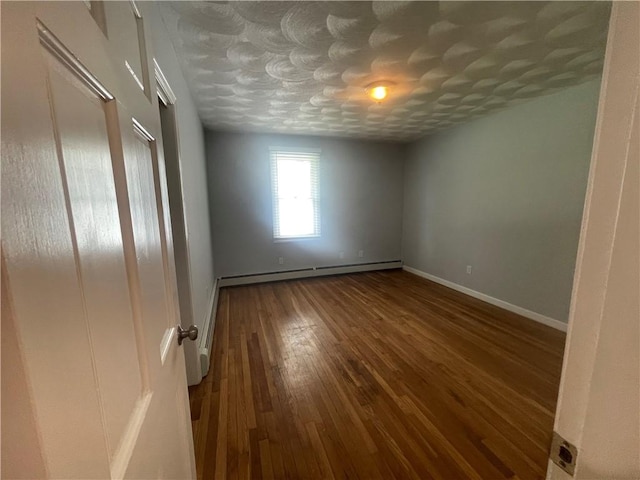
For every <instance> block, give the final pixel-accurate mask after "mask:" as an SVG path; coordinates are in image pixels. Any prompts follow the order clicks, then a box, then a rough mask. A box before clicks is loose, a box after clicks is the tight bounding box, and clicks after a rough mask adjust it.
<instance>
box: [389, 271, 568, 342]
mask: <svg viewBox="0 0 640 480" xmlns="http://www.w3.org/2000/svg"><path fill="white" fill-rule="evenodd" d="M402 269H403V270H405V271H407V272H409V273H413V274H414V275H417V276H419V277H422V278H426V279H427V280H431V281H432V282H436V283H439V284H440V285H444V286H445V287H449V288H451V289H453V290H457V291H458V292H461V293H464V294H465V295H469V296H470V297H473V298H477V299H478V300H482V301H483V302H487V303H490V304H491V305H495V306H496V307H500V308H503V309H505V310H508V311H510V312H513V313H517V314H518V315H521V316H523V317H525V318H528V319H530V320H534V321H536V322H538V323H542V324H543V325H546V326H548V327H551V328H555V329H556V330H560V331H563V332H566V331H567V324H566V323H565V322H561V321H560V320H556V319H555V318H551V317H547V316H545V315H542V314H540V313H537V312H533V311H531V310H527V309H526V308H522V307H519V306H517V305H513V304H511V303H509V302H505V301H504V300H500V299H498V298H494V297H491V296H489V295H487V294H485V293H481V292H476V291H475V290H471V289H470V288H468V287H463V286H462V285H458V284H457V283H453V282H450V281H449V280H445V279H443V278H440V277H436V276H435V275H431V274H430V273H426V272H423V271H422V270H418V269H416V268H413V267H408V266H407V265H403V266H402Z"/></svg>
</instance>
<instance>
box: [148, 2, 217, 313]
mask: <svg viewBox="0 0 640 480" xmlns="http://www.w3.org/2000/svg"><path fill="white" fill-rule="evenodd" d="M149 11H150V16H151V33H152V39H153V52H154V56H155V58H156V61H157V62H158V65H159V66H160V68H161V69H162V71H163V73H164V74H165V76H166V77H167V80H168V81H169V84H170V85H171V88H172V89H173V92H174V93H175V95H176V97H177V99H178V100H177V102H176V112H177V123H178V134H179V136H180V139H179V142H180V143H179V149H180V162H181V165H180V166H181V171H182V193H183V198H184V204H185V205H184V212H185V223H186V231H187V243H188V247H189V267H190V271H191V298H192V303H193V316H194V322H195V323H196V324H198V325H203V323H204V319H205V318H206V317H207V316H208V315H209V313H210V312H208V309H209V302H210V298H211V293H212V290H213V285H214V279H215V276H214V267H213V253H212V252H213V249H212V241H211V226H210V223H209V211H208V205H209V203H208V202H209V200H208V193H207V188H208V187H207V180H206V178H207V175H206V156H205V148H204V142H205V140H204V131H203V128H202V124H201V122H200V119H199V117H198V112H197V109H196V106H195V104H194V102H193V100H192V97H191V94H190V92H189V88H188V86H187V83H186V81H185V79H184V77H183V74H182V70H181V68H180V65H179V63H178V59H177V56H176V53H175V50H174V49H173V45H172V43H171V41H170V40H169V33H168V31H167V28H166V26H165V24H164V21H163V19H162V17H161V16H160V14H159V12H158V8H157V7H155V8H150V9H149Z"/></svg>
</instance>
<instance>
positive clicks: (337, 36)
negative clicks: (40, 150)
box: [161, 1, 610, 141]
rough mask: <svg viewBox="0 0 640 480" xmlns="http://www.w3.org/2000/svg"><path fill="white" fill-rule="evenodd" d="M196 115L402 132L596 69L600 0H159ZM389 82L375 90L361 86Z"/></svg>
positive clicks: (317, 128) (449, 121) (221, 122)
mask: <svg viewBox="0 0 640 480" xmlns="http://www.w3.org/2000/svg"><path fill="white" fill-rule="evenodd" d="M161 8H162V12H163V17H164V19H165V22H166V24H167V27H168V28H169V31H170V32H171V36H172V41H173V43H174V46H175V48H176V51H177V52H178V56H179V57H180V58H181V61H182V62H183V65H182V66H183V69H184V70H185V74H186V77H187V78H188V81H189V83H190V88H191V90H192V94H193V96H194V98H195V100H196V102H197V104H198V109H199V114H200V116H201V118H202V120H203V122H204V124H205V125H206V126H207V127H210V128H222V129H235V130H250V131H262V132H278V133H304V134H315V135H340V136H351V137H359V138H377V139H390V140H400V141H408V140H413V139H416V138H419V137H421V136H424V135H426V134H428V133H430V132H433V131H435V130H439V129H442V128H446V127H449V126H451V125H455V124H458V123H461V122H465V121H468V120H470V119H472V118H475V117H478V116H481V115H484V114H486V113H489V112H491V111H494V110H496V109H500V108H504V107H505V106H507V105H509V104H511V103H513V102H516V101H521V100H523V99H528V98H531V97H536V96H539V95H544V94H547V93H551V92H553V91H556V90H558V89H561V88H565V87H567V86H570V85H575V84H578V83H581V82H584V81H586V80H589V79H591V78H593V77H594V76H596V75H599V74H600V73H601V70H602V65H603V58H604V49H605V44H606V33H607V25H608V19H609V10H610V4H609V3H608V2H564V1H556V2H521V1H512V2H480V1H475V2H473V1H472V2H457V1H452V2H446V1H445V2H401V1H398V2H395V1H391V2H338V1H336V2H333V1H332V2H304V1H299V2H276V1H263V2H228V3H226V2H215V3H213V2H172V3H169V4H163V5H162V6H161ZM379 80H387V81H391V82H394V83H395V86H394V87H393V88H392V89H391V90H390V95H389V97H388V99H387V100H385V101H384V102H383V103H381V104H376V103H375V102H373V101H372V100H371V99H370V98H369V97H367V95H366V92H365V87H366V86H367V85H368V84H370V83H372V82H375V81H379Z"/></svg>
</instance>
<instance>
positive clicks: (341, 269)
mask: <svg viewBox="0 0 640 480" xmlns="http://www.w3.org/2000/svg"><path fill="white" fill-rule="evenodd" d="M394 268H402V262H401V261H400V260H393V261H388V262H375V263H358V264H353V265H336V266H332V267H313V268H304V269H300V270H289V271H283V272H273V273H258V274H255V275H239V276H235V277H222V278H221V279H220V280H219V281H218V285H219V286H220V287H232V286H235V285H249V284H252V283H266V282H279V281H282V280H293V279H296V278H309V277H324V276H327V275H340V274H343V273H357V272H372V271H375V270H391V269H394Z"/></svg>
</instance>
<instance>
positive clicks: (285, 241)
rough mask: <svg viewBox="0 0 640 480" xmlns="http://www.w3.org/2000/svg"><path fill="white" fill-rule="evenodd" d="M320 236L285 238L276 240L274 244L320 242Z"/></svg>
mask: <svg viewBox="0 0 640 480" xmlns="http://www.w3.org/2000/svg"><path fill="white" fill-rule="evenodd" d="M320 238H321V237H320V235H313V236H308V237H284V238H274V239H273V243H287V242H308V241H310V240H318V239H320Z"/></svg>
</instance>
